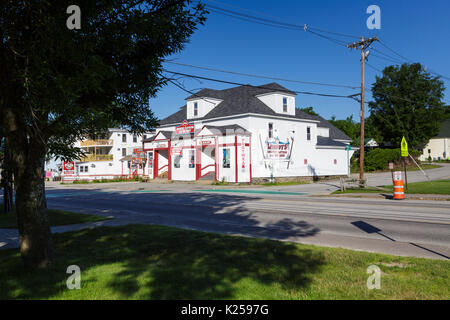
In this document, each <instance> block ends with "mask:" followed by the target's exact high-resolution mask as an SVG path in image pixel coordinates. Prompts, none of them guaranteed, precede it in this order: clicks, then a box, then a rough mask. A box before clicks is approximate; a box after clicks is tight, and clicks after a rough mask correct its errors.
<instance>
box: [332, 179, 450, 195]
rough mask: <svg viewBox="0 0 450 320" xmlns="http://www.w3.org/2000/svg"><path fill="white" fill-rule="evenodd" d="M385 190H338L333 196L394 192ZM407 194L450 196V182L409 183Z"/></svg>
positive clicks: (390, 188)
mask: <svg viewBox="0 0 450 320" xmlns="http://www.w3.org/2000/svg"><path fill="white" fill-rule="evenodd" d="M383 188H384V189H386V190H387V191H383V190H379V189H376V188H370V187H368V188H365V189H357V188H355V189H347V190H346V191H345V192H341V191H340V190H338V191H335V192H333V194H342V193H384V192H392V191H393V186H384V187H383ZM406 193H409V194H443V195H450V180H434V181H425V182H413V183H408V191H407V192H406Z"/></svg>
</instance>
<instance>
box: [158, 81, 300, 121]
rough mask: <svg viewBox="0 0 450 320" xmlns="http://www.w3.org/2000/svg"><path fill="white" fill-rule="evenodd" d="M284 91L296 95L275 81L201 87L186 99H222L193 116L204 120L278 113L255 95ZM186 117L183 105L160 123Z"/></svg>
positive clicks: (180, 119) (181, 119)
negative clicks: (227, 87)
mask: <svg viewBox="0 0 450 320" xmlns="http://www.w3.org/2000/svg"><path fill="white" fill-rule="evenodd" d="M270 92H273V93H276V92H282V93H283V92H284V93H286V94H290V95H296V93H295V92H293V91H291V90H289V89H286V88H285V87H283V86H281V85H279V84H277V83H269V84H265V85H262V86H257V87H256V86H251V85H245V86H239V87H234V88H229V89H225V90H213V89H202V90H200V91H199V92H197V93H196V94H195V95H191V96H190V97H188V98H187V99H186V100H189V99H192V98H205V99H207V98H213V99H219V100H222V102H221V103H220V104H219V105H218V106H217V107H215V108H213V109H212V110H211V111H210V112H209V113H208V114H207V115H206V116H204V117H202V118H195V120H206V119H213V118H219V117H226V116H233V115H239V114H245V113H256V114H265V115H280V114H278V113H276V112H275V111H273V110H272V109H271V108H270V107H268V106H267V105H266V104H264V103H263V102H262V101H261V100H259V99H258V98H257V96H259V95H262V94H266V93H270ZM282 116H284V117H291V118H296V116H292V115H282ZM186 118H187V110H186V106H183V107H182V108H181V109H180V110H179V111H178V112H176V113H174V114H172V115H170V116H169V117H167V118H165V119H163V120H161V121H160V122H159V124H160V125H164V124H176V123H180V122H182V121H183V120H185V119H186Z"/></svg>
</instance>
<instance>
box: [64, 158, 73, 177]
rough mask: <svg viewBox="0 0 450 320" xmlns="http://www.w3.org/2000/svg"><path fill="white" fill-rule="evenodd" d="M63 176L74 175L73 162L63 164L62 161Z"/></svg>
mask: <svg viewBox="0 0 450 320" xmlns="http://www.w3.org/2000/svg"><path fill="white" fill-rule="evenodd" d="M64 174H65V175H68V174H75V163H74V162H73V161H70V162H65V161H64Z"/></svg>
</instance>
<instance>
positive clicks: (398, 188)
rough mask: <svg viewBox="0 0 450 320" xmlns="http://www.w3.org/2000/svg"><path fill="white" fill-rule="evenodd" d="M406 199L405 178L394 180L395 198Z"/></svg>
mask: <svg viewBox="0 0 450 320" xmlns="http://www.w3.org/2000/svg"><path fill="white" fill-rule="evenodd" d="M404 199H405V188H404V187H403V180H394V200H404Z"/></svg>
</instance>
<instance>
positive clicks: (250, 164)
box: [248, 136, 253, 183]
mask: <svg viewBox="0 0 450 320" xmlns="http://www.w3.org/2000/svg"><path fill="white" fill-rule="evenodd" d="M248 152H249V157H250V161H249V162H250V163H249V166H250V183H252V179H253V176H252V137H251V136H250V143H249V148H248Z"/></svg>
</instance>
